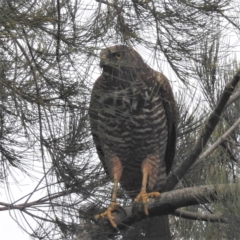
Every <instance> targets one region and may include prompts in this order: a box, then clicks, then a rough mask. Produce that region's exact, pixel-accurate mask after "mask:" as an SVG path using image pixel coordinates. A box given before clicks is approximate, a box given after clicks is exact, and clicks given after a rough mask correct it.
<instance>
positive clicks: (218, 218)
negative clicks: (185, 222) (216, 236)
mask: <svg viewBox="0 0 240 240" xmlns="http://www.w3.org/2000/svg"><path fill="white" fill-rule="evenodd" d="M172 215H174V216H177V217H181V218H186V219H189V220H200V221H205V222H218V223H227V219H226V218H225V217H224V216H223V215H221V214H204V213H199V212H198V213H195V212H189V211H184V210H180V209H177V210H175V211H174V212H173V213H172Z"/></svg>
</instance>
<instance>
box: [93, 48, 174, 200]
mask: <svg viewBox="0 0 240 240" xmlns="http://www.w3.org/2000/svg"><path fill="white" fill-rule="evenodd" d="M100 58H101V64H100V65H101V66H102V67H103V73H102V75H101V76H100V77H99V78H98V79H97V81H96V82H95V84H94V87H93V91H92V97H91V104H90V120H91V129H92V134H93V139H94V142H95V145H96V147H97V152H98V155H99V158H100V159H101V161H102V162H103V165H104V168H105V170H106V172H107V174H110V176H111V177H112V178H113V179H114V181H115V180H116V179H117V178H118V177H116V176H115V175H116V174H115V173H114V171H116V169H115V168H114V166H115V165H116V159H118V161H119V164H120V165H119V166H120V167H121V174H120V177H119V179H117V180H120V183H121V186H122V187H123V188H124V189H125V190H126V191H127V193H128V194H129V196H130V197H131V198H134V197H136V196H137V194H138V193H139V192H140V190H141V186H142V188H143V185H142V184H143V183H142V179H143V166H142V164H143V162H144V161H146V162H147V166H149V172H148V176H147V185H146V187H147V191H160V190H161V188H162V187H163V184H164V181H165V178H166V175H167V174H168V173H169V171H170V169H171V166H172V162H173V158H174V152H175V142H176V131H175V127H176V117H175V102H174V98H173V94H172V90H171V87H170V85H169V82H168V80H167V78H166V77H165V76H164V75H163V74H161V73H158V72H156V71H154V70H152V69H151V68H150V67H149V66H148V65H147V64H145V63H144V61H143V60H142V58H141V57H140V55H139V54H138V53H137V52H136V51H135V50H134V49H133V48H130V47H127V46H122V45H117V46H113V47H110V48H107V49H104V50H102V52H101V54H100ZM112 162H114V164H115V165H114V164H113V163H112ZM144 166H145V165H144ZM114 169H115V170H114ZM114 174H115V175H114ZM113 198H114V197H112V201H115V200H116V199H115V198H114V199H113Z"/></svg>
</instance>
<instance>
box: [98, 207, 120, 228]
mask: <svg viewBox="0 0 240 240" xmlns="http://www.w3.org/2000/svg"><path fill="white" fill-rule="evenodd" d="M117 206H118V203H117V202H111V204H110V206H109V207H108V209H107V210H106V211H105V212H103V213H101V214H97V215H95V218H105V217H106V218H108V220H109V222H110V223H111V225H112V226H113V227H114V228H117V224H116V223H115V221H114V217H113V215H112V211H113V210H114V209H115V208H116V207H117Z"/></svg>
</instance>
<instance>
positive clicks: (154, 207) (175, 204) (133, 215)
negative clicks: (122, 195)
mask: <svg viewBox="0 0 240 240" xmlns="http://www.w3.org/2000/svg"><path fill="white" fill-rule="evenodd" d="M239 188H240V183H238V184H219V185H206V186H200V187H191V188H184V189H181V190H174V191H170V192H165V193H162V194H161V195H160V196H159V197H156V198H154V199H153V198H151V199H149V201H148V211H149V216H148V217H155V216H162V215H168V214H173V215H176V214H178V213H179V214H180V213H182V215H185V216H187V215H188V218H189V219H198V220H203V221H212V222H213V221H215V222H217V221H218V222H224V223H227V219H226V218H224V217H223V216H222V215H217V214H213V215H205V214H194V213H191V214H190V213H187V212H185V211H184V212H182V211H181V212H179V211H177V212H176V209H178V208H182V207H187V206H192V205H198V204H206V203H212V202H216V201H221V200H224V199H226V197H229V195H230V194H234V193H235V192H236V191H239ZM190 215H191V217H192V218H190ZM113 216H114V220H115V222H116V223H117V225H118V229H119V230H123V229H126V228H127V227H129V226H131V225H132V224H133V223H136V222H140V221H142V220H143V219H146V218H148V217H147V216H146V215H145V214H144V212H143V206H142V205H141V204H136V203H134V205H130V206H125V207H123V208H122V207H119V208H118V209H116V211H115V212H113ZM194 217H195V218H194ZM94 221H96V220H94ZM96 223H98V228H96V229H95V230H96V231H97V233H96V234H97V235H99V234H100V235H101V233H102V234H103V233H104V234H107V233H108V234H109V237H110V236H112V235H114V234H115V233H116V229H113V228H112V227H111V225H110V223H109V221H108V220H107V219H100V220H98V221H96ZM105 236H106V235H105Z"/></svg>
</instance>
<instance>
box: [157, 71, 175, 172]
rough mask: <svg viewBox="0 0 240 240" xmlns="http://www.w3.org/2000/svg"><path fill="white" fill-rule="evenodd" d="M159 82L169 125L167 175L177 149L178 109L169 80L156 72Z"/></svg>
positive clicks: (166, 156)
mask: <svg viewBox="0 0 240 240" xmlns="http://www.w3.org/2000/svg"><path fill="white" fill-rule="evenodd" d="M155 73H156V74H155V76H156V79H157V82H158V83H159V84H160V86H159V91H158V94H160V95H161V98H162V99H163V106H164V110H165V113H166V117H167V125H168V141H167V147H166V155H165V161H166V171H167V174H168V173H169V172H170V170H171V168H172V164H173V160H174V156H175V148H176V132H177V129H176V128H177V114H176V113H177V108H176V103H175V100H174V97H173V92H172V88H171V86H170V83H169V80H168V79H167V78H166V77H165V76H164V75H163V74H162V73H159V72H155Z"/></svg>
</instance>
